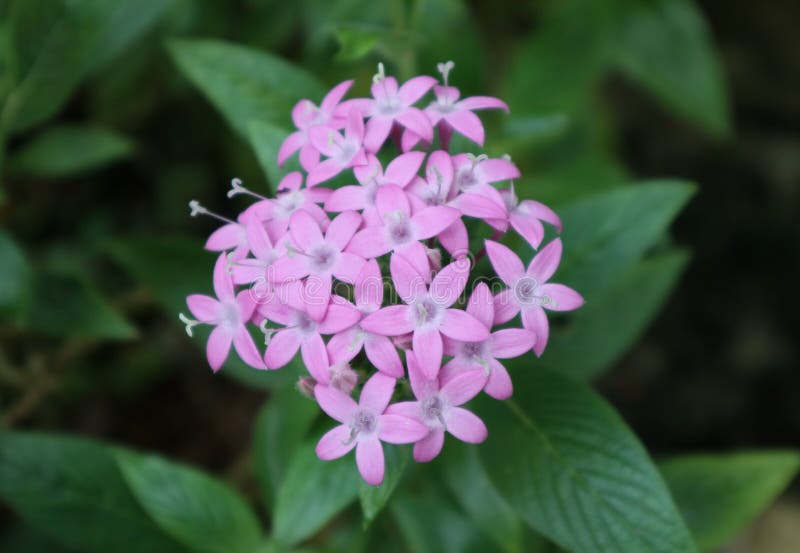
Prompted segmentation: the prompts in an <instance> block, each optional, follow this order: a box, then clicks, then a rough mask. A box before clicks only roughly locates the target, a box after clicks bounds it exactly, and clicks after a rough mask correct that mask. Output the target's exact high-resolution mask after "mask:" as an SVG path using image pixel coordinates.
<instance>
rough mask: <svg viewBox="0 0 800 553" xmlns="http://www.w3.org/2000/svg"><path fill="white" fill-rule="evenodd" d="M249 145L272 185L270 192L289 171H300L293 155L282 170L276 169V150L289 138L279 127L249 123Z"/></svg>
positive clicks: (264, 123)
mask: <svg viewBox="0 0 800 553" xmlns="http://www.w3.org/2000/svg"><path fill="white" fill-rule="evenodd" d="M248 128H249V129H250V134H249V137H250V144H251V145H252V146H253V150H255V152H256V157H257V158H258V162H259V164H260V165H261V169H263V170H264V174H265V175H266V176H267V180H268V181H269V183H270V185H272V190H273V191H275V190H276V189H277V188H278V183H280V181H281V178H283V175H285V174H287V173H288V172H289V171H298V170H300V163H299V162H298V161H297V156H296V155H295V156H294V157H293V158H292V159H289V160H287V161H286V165H285V168H284V169H281V168H280V167H278V150H279V149H280V147H281V144H282V143H283V141H284V140H285V139H286V137H287V136H289V132H290V131H287V130H285V129H283V128H281V127H278V126H276V125H273V124H271V123H267V122H266V121H250V125H249V127H248Z"/></svg>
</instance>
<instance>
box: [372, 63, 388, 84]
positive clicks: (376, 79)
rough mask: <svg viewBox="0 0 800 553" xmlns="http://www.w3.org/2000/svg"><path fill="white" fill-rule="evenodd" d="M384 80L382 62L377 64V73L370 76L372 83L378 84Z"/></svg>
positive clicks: (384, 72) (384, 71)
mask: <svg viewBox="0 0 800 553" xmlns="http://www.w3.org/2000/svg"><path fill="white" fill-rule="evenodd" d="M384 79H386V70H385V69H384V67H383V62H380V61H379V62H378V72H377V73H376V74H375V75H373V76H372V82H373V83H375V84H378V83H379V82H381V81H383V80H384Z"/></svg>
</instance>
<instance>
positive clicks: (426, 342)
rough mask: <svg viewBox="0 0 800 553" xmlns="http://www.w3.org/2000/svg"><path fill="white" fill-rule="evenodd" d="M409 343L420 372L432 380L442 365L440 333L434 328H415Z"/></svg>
mask: <svg viewBox="0 0 800 553" xmlns="http://www.w3.org/2000/svg"><path fill="white" fill-rule="evenodd" d="M476 322H477V321H476ZM411 343H412V347H413V348H414V355H415V356H416V358H417V362H418V363H419V367H420V369H421V372H422V374H423V375H424V376H425V377H426V378H427V379H429V380H433V379H434V378H436V376H437V375H438V374H439V368H440V367H441V366H442V335H441V334H439V330H438V329H436V328H426V329H417V330H415V331H414V337H413V339H412V342H411Z"/></svg>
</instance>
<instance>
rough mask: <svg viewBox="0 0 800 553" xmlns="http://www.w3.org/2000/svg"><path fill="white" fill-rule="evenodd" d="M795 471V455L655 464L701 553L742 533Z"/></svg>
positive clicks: (799, 458) (748, 454) (752, 455)
mask: <svg viewBox="0 0 800 553" xmlns="http://www.w3.org/2000/svg"><path fill="white" fill-rule="evenodd" d="M799 467H800V455H798V454H797V452H795V451H759V452H741V453H734V454H727V455H687V456H683V457H675V458H673V459H669V460H667V461H664V462H662V463H660V464H659V468H660V469H661V473H662V474H663V475H664V479H665V480H666V481H667V485H668V486H669V488H670V490H671V491H672V495H673V496H674V497H675V502H676V503H677V504H678V507H679V508H680V510H681V512H682V513H683V517H684V519H685V520H686V523H687V524H688V526H689V529H690V530H691V531H692V534H693V535H694V538H695V540H696V541H697V545H698V547H699V548H700V550H702V551H715V550H716V549H717V548H719V547H720V546H722V545H724V544H725V542H727V541H728V540H730V539H731V538H733V537H734V536H735V535H736V533H737V532H739V531H741V530H743V529H744V527H745V526H747V524H749V523H750V522H751V521H752V520H753V519H754V518H755V517H756V515H758V514H759V513H760V512H761V511H763V510H764V509H765V508H766V507H767V506H768V505H769V504H770V503H771V502H772V501H773V500H774V499H775V497H776V496H777V495H778V494H780V493H781V492H782V491H783V490H784V489H785V488H786V486H787V485H788V484H789V482H791V481H792V478H794V476H795V475H796V474H797V471H798V468H799Z"/></svg>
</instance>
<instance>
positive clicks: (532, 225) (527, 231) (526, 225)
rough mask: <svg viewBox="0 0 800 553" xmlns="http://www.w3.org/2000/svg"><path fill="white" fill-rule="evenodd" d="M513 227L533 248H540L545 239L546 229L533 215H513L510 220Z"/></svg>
mask: <svg viewBox="0 0 800 553" xmlns="http://www.w3.org/2000/svg"><path fill="white" fill-rule="evenodd" d="M508 220H509V222H510V223H511V226H512V227H514V230H516V231H517V233H519V235H520V236H522V237H523V238H524V239H525V241H526V242H528V244H530V245H531V247H533V248H538V247H539V245H540V244H541V243H542V239H543V238H544V227H543V226H542V222H541V221H539V219H537V218H536V217H534V216H532V215H522V214H519V213H512V214H511V215H510V216H509V218H508Z"/></svg>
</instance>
